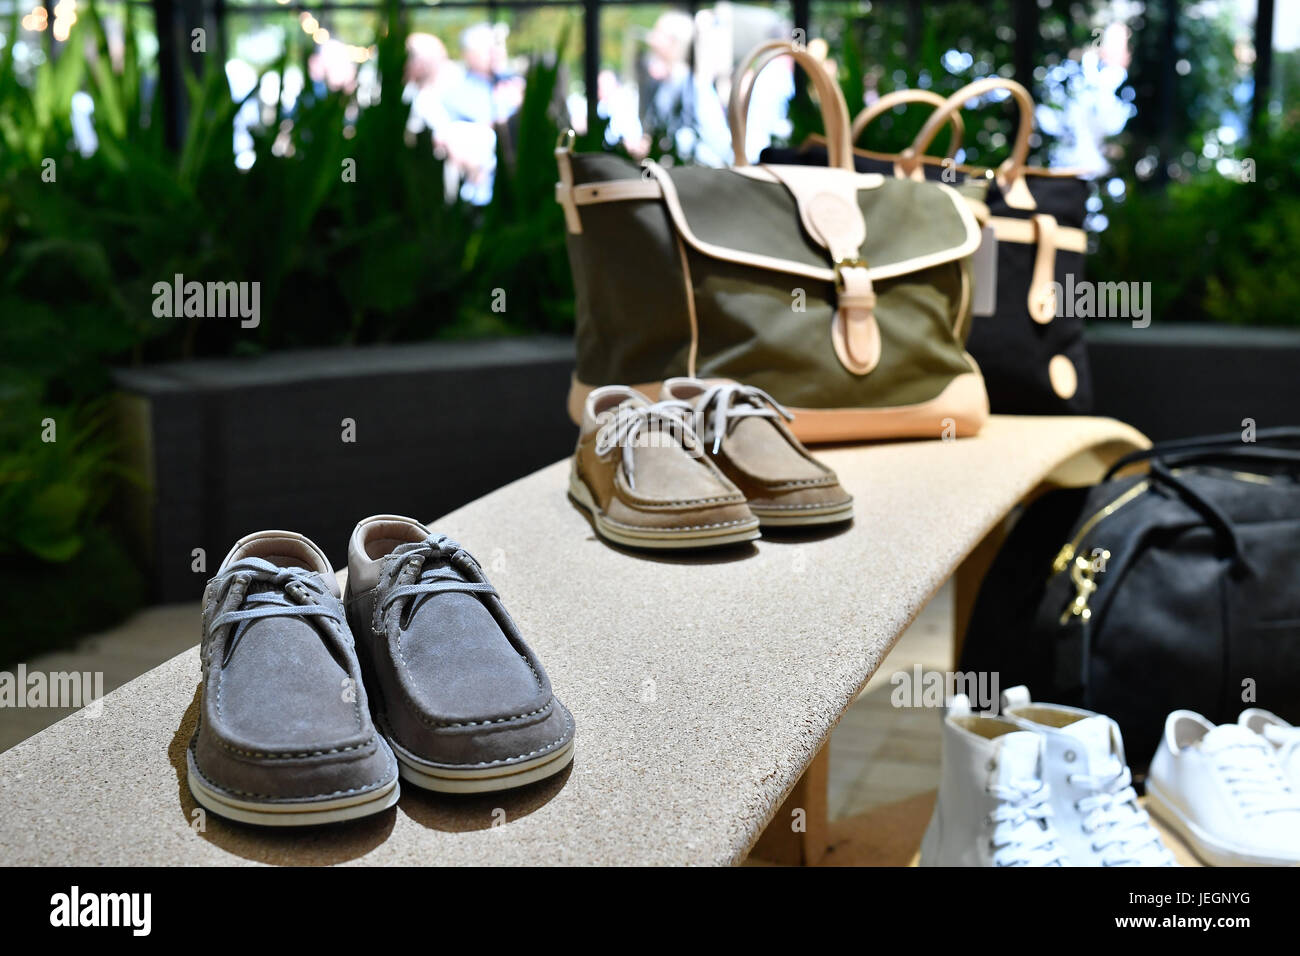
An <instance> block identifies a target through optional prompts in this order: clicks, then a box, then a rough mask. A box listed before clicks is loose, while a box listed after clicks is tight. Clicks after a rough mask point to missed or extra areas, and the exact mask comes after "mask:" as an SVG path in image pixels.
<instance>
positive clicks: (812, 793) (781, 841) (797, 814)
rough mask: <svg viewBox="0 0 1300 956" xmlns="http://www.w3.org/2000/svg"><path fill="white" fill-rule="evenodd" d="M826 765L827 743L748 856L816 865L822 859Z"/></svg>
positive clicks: (825, 843)
mask: <svg viewBox="0 0 1300 956" xmlns="http://www.w3.org/2000/svg"><path fill="white" fill-rule="evenodd" d="M830 766H831V748H830V743H829V742H828V743H827V744H826V745H825V746H823V747H822V749H821V750H820V751H819V752H818V754H817V756H816V757H814V758H813V762H812V763H811V764H809V765H808V769H807V770H805V771H804V773H803V776H802V777H800V778H799V782H798V783H796V784H795V785H794V789H793V790H791V791H790V796H788V797H786V799H785V803H783V804H781V809H779V810H777V811H776V816H774V817H773V818H772V822H771V823H769V824H768V825H767V829H766V830H764V831H763V833H762V835H761V836H760V837H759V838H758V842H757V843H755V844H754V849H753V850H751V851H750V854H749V855H750V858H751V859H754V860H758V861H761V862H763V863H776V864H778V865H781V866H816V865H817V864H818V863H820V862H821V861H822V858H823V857H824V856H825V855H826V850H827V848H828V847H829V846H830V830H829V827H828V824H827V797H826V792H827V791H826V786H827V780H828V777H829V772H830Z"/></svg>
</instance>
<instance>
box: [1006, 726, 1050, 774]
mask: <svg viewBox="0 0 1300 956" xmlns="http://www.w3.org/2000/svg"><path fill="white" fill-rule="evenodd" d="M997 741H998V743H999V748H998V760H997V764H998V766H997V771H996V773H997V780H998V783H1003V784H1011V783H1016V782H1018V781H1021V780H1037V779H1038V756H1039V748H1040V746H1041V744H1040V741H1039V737H1038V735H1037V734H1035V733H1032V732H1031V731H1027V730H1015V731H1012V732H1011V733H1009V734H1003V735H1002V736H1001V737H998V738H997Z"/></svg>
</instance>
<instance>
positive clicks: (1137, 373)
mask: <svg viewBox="0 0 1300 956" xmlns="http://www.w3.org/2000/svg"><path fill="white" fill-rule="evenodd" d="M1088 350H1089V357H1090V359H1091V362H1092V373H1093V381H1094V385H1095V388H1096V407H1095V412H1096V414H1098V415H1109V416H1111V417H1113V418H1118V419H1120V420H1122V421H1126V422H1128V423H1129V424H1131V425H1133V426H1135V427H1136V428H1139V429H1141V430H1142V431H1143V432H1145V433H1146V434H1147V435H1148V436H1149V437H1151V438H1152V439H1154V440H1156V441H1159V440H1161V439H1166V438H1186V437H1190V436H1193V435H1211V434H1215V433H1218V432H1232V431H1241V430H1242V428H1243V425H1242V421H1243V420H1245V419H1248V418H1249V419H1253V420H1254V421H1255V424H1256V426H1257V427H1259V428H1266V427H1269V426H1273V425H1300V329H1266V328H1247V327H1232V326H1222V325H1194V324H1186V325H1183V324H1165V325H1158V324H1153V325H1151V326H1149V327H1148V328H1145V329H1135V328H1133V327H1132V326H1130V325H1127V324H1124V323H1119V322H1103V323H1095V324H1093V325H1091V326H1089V328H1088Z"/></svg>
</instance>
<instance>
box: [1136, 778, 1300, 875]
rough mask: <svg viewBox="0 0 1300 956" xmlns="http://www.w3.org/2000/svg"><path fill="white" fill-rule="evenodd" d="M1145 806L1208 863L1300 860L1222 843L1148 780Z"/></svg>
mask: <svg viewBox="0 0 1300 956" xmlns="http://www.w3.org/2000/svg"><path fill="white" fill-rule="evenodd" d="M1146 807H1147V810H1149V811H1150V812H1151V813H1152V814H1154V815H1155V816H1157V817H1159V818H1160V820H1161V822H1163V823H1164V824H1165V826H1167V827H1169V829H1171V830H1173V831H1174V832H1175V833H1176V834H1178V836H1179V837H1180V838H1181V839H1182V841H1183V842H1184V843H1186V844H1187V846H1188V847H1189V848H1191V851H1192V852H1193V853H1195V854H1196V856H1197V857H1198V858H1199V859H1200V860H1201V862H1203V863H1206V864H1208V865H1210V866H1297V865H1300V860H1288V859H1283V858H1282V857H1275V856H1266V855H1264V854H1261V853H1255V852H1252V851H1251V850H1248V849H1245V848H1244V847H1237V846H1234V845H1232V844H1229V843H1224V842H1223V841H1222V840H1218V839H1216V838H1215V837H1213V836H1211V835H1210V834H1209V833H1207V832H1206V831H1205V830H1204V829H1202V828H1201V827H1199V826H1197V825H1196V824H1195V823H1193V822H1192V821H1191V820H1189V819H1187V817H1186V816H1184V815H1183V813H1182V811H1181V810H1179V809H1178V808H1177V807H1175V806H1174V805H1173V804H1172V803H1170V802H1169V801H1168V800H1166V799H1165V798H1164V797H1162V796H1161V795H1160V790H1159V788H1157V787H1156V786H1155V785H1154V784H1152V782H1151V780H1150V779H1148V780H1147V798H1146Z"/></svg>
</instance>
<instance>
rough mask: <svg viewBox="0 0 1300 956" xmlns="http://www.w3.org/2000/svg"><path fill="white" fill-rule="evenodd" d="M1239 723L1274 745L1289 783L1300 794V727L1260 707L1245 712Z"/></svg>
mask: <svg viewBox="0 0 1300 956" xmlns="http://www.w3.org/2000/svg"><path fill="white" fill-rule="evenodd" d="M1237 723H1239V724H1241V726H1243V727H1245V728H1246V729H1247V730H1253V731H1254V732H1255V733H1257V734H1259V735H1260V736H1261V737H1263V738H1264V739H1265V740H1267V741H1268V742H1269V743H1271V744H1272V745H1273V753H1274V755H1275V756H1276V757H1277V762H1278V763H1279V764H1281V765H1282V772H1283V773H1284V774H1286V779H1287V782H1288V783H1290V784H1291V789H1292V790H1294V791H1296V792H1297V793H1300V727H1293V726H1291V725H1290V724H1288V723H1287V722H1286V721H1285V720H1283V719H1282V718H1281V717H1279V716H1278V715H1277V714H1274V713H1271V712H1270V711H1267V710H1262V709H1261V708H1259V707H1251V708H1249V709H1248V710H1243V711H1242V712H1241V716H1240V717H1238V718H1237Z"/></svg>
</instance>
